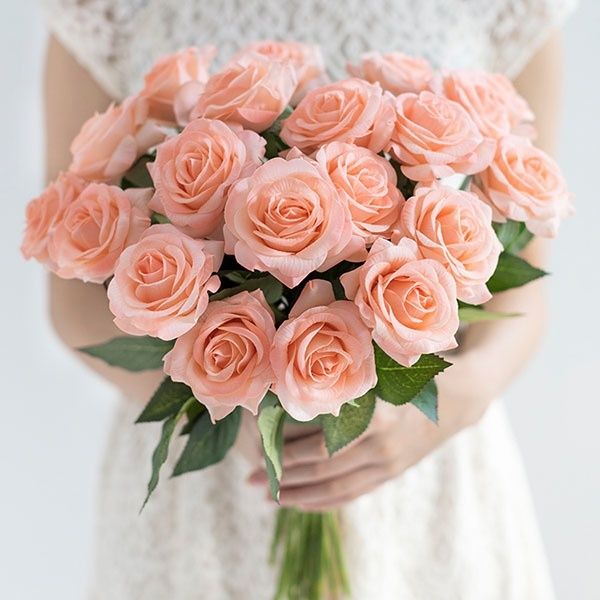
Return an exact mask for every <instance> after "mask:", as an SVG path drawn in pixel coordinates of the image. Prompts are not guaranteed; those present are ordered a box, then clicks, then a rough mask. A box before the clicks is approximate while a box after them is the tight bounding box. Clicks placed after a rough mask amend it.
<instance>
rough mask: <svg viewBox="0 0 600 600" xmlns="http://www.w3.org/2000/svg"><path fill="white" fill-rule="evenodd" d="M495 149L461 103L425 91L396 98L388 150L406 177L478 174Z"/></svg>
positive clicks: (490, 140) (419, 177) (415, 178)
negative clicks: (392, 129)
mask: <svg viewBox="0 0 600 600" xmlns="http://www.w3.org/2000/svg"><path fill="white" fill-rule="evenodd" d="M494 148H495V143H494V141H493V140H492V139H489V138H484V137H483V135H482V134H481V133H480V132H479V130H478V129H477V126H476V125H475V123H474V122H473V120H472V119H471V117H469V115H468V113H467V111H466V110H465V109H464V108H463V107H462V106H460V104H457V103H456V102H452V101H451V100H448V99H447V98H444V97H443V96H438V95H436V94H433V93H432V92H428V91H425V92H421V93H420V94H402V95H400V96H398V98H397V99H396V124H395V127H394V131H393V133H392V141H391V143H390V146H389V151H390V152H391V153H392V155H393V156H394V158H396V160H398V162H399V163H401V165H402V167H401V169H402V172H403V173H404V175H406V177H408V178H409V179H412V180H413V181H425V182H428V181H431V180H432V179H435V178H442V177H448V176H450V175H454V174H455V173H462V174H463V175H471V174H473V173H477V172H478V171H482V170H483V169H485V167H486V166H487V165H488V164H489V163H490V161H491V160H492V157H493V155H494Z"/></svg>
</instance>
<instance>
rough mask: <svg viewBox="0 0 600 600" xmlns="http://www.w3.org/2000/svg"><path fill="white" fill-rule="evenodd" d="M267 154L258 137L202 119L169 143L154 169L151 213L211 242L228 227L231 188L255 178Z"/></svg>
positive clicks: (151, 168) (162, 148)
mask: <svg viewBox="0 0 600 600" xmlns="http://www.w3.org/2000/svg"><path fill="white" fill-rule="evenodd" d="M264 153H265V141H264V139H263V138H261V137H260V136H259V135H258V134H256V133H254V131H247V130H244V129H242V128H241V127H240V126H239V125H238V126H236V125H233V124H232V125H231V126H229V125H227V124H225V123H223V121H217V120H212V119H196V120H195V121H192V122H191V123H190V124H189V125H187V126H186V127H185V129H184V130H183V131H182V132H181V133H180V134H179V135H177V136H174V137H172V138H170V139H169V140H167V141H165V142H163V143H162V144H161V145H160V146H159V147H158V150H157V152H156V160H155V161H154V162H153V163H151V164H150V165H148V170H149V171H150V174H151V175H152V181H153V182H154V186H155V188H156V193H155V195H154V198H153V199H152V202H151V203H150V207H151V208H152V209H154V210H155V211H157V212H159V213H162V214H165V215H166V216H167V217H168V218H169V220H170V221H171V222H172V223H173V224H174V225H176V226H177V227H179V228H181V229H182V230H184V231H185V232H186V233H189V234H190V235H192V236H194V237H203V236H207V235H209V234H211V233H212V232H213V231H214V230H215V229H216V228H217V227H218V226H219V225H220V224H222V221H223V210H224V207H225V198H226V197H227V192H228V191H229V188H230V187H231V185H232V184H234V183H235V182H236V181H238V180H239V179H241V178H243V177H247V176H248V175H250V174H251V173H252V172H253V171H254V170H255V169H256V167H257V166H258V165H260V164H261V162H262V161H261V158H262V157H263V156H264Z"/></svg>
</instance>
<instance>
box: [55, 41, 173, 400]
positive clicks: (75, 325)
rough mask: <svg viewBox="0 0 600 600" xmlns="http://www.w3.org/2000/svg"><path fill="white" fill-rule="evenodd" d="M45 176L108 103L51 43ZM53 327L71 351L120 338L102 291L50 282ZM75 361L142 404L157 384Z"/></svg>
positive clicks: (151, 377)
mask: <svg viewBox="0 0 600 600" xmlns="http://www.w3.org/2000/svg"><path fill="white" fill-rule="evenodd" d="M44 94H45V116H46V160H47V162H46V174H47V178H48V180H51V179H54V178H55V177H56V175H57V174H58V172H59V171H61V170H64V169H66V168H67V167H68V165H69V163H70V160H71V157H70V153H69V146H70V144H71V140H72V139H73V138H74V137H75V135H77V133H78V131H79V129H80V127H81V125H82V124H83V122H84V121H85V120H86V119H88V118H89V117H91V116H92V115H93V114H94V112H96V111H98V112H101V111H103V110H105V109H106V107H107V106H108V104H109V103H110V101H111V98H110V97H109V96H108V95H107V94H106V93H105V92H104V91H103V90H102V88H100V86H99V85H98V84H97V83H96V82H95V81H94V80H93V79H92V77H91V76H90V75H89V73H87V71H85V69H83V67H81V66H80V65H79V64H78V63H77V62H76V61H75V59H74V58H73V57H72V56H71V54H69V52H67V50H65V48H64V47H63V46H62V45H61V44H60V43H59V42H58V41H57V40H56V39H55V38H53V37H51V38H50V41H49V44H48V50H47V56H46V69H45V82H44ZM49 302H50V314H51V318H52V323H53V325H54V328H55V329H56V331H57V333H58V335H59V336H60V338H61V339H62V340H63V342H64V343H65V344H66V345H67V346H68V347H69V348H72V349H75V348H78V347H81V346H87V345H90V344H97V343H99V342H104V341H106V340H108V339H110V338H113V337H116V336H119V335H123V333H122V332H120V331H119V330H118V329H117V327H116V326H115V325H114V323H113V320H112V319H113V317H112V315H111V313H110V311H109V309H108V300H107V297H106V290H105V289H104V287H103V286H101V285H96V284H88V283H83V282H81V281H78V280H75V279H71V280H65V279H59V278H58V277H55V276H53V275H52V276H51V277H50V286H49ZM77 356H78V357H79V358H80V359H81V360H82V361H83V362H84V363H86V364H87V365H88V366H89V367H91V368H92V369H93V370H94V371H95V372H96V373H98V374H100V375H101V376H102V377H103V378H105V379H107V380H108V381H110V382H111V383H113V384H114V385H116V386H117V387H118V388H119V389H120V390H121V391H122V392H123V393H124V394H125V395H126V396H127V397H129V398H134V399H139V400H140V401H144V402H145V401H146V400H148V398H149V397H150V395H151V394H152V392H153V391H154V389H155V388H156V387H157V385H158V383H159V382H160V380H161V378H162V376H163V375H162V373H161V372H159V371H155V372H149V373H141V374H134V373H128V372H126V371H123V370H122V369H117V368H113V367H109V366H107V365H105V364H104V363H102V362H101V361H99V360H97V359H94V358H90V357H87V356H85V355H83V354H81V353H77Z"/></svg>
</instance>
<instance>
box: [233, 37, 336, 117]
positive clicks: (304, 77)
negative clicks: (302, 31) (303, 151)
mask: <svg viewBox="0 0 600 600" xmlns="http://www.w3.org/2000/svg"><path fill="white" fill-rule="evenodd" d="M256 54H260V55H262V56H266V57H267V58H270V59H271V60H278V61H281V62H290V63H291V65H292V66H293V67H294V71H295V73H296V80H297V82H298V83H297V86H296V90H295V92H294V95H293V96H292V98H291V100H290V104H292V105H293V106H295V105H296V104H298V102H299V101H300V100H301V99H302V97H303V96H304V95H305V94H306V92H308V91H309V90H311V89H313V88H314V87H316V86H318V85H323V84H325V83H326V82H327V81H328V78H327V74H326V72H325V64H324V62H323V56H322V54H321V49H320V48H319V46H314V45H311V44H303V43H302V42H278V41H274V40H265V41H263V42H256V43H254V44H250V45H248V46H246V47H245V48H243V49H242V50H241V51H240V52H238V54H236V56H235V57H234V59H233V61H234V62H239V63H244V61H247V60H252V56H254V55H256Z"/></svg>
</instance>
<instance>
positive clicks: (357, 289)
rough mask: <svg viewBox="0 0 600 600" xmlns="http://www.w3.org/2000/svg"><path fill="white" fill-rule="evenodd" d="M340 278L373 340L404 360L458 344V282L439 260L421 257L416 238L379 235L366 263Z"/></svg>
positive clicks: (408, 361) (407, 362)
mask: <svg viewBox="0 0 600 600" xmlns="http://www.w3.org/2000/svg"><path fill="white" fill-rule="evenodd" d="M340 279H341V282H342V285H343V286H344V290H345V291H346V295H347V296H348V298H351V299H353V300H354V302H355V304H356V305H357V306H358V309H359V311H360V315H361V317H362V319H363V321H364V322H365V324H366V325H367V326H368V327H369V328H371V329H372V335H373V340H374V341H375V342H376V343H377V344H378V345H379V346H380V347H381V349H382V350H383V351H384V352H385V353H386V354H388V355H389V356H391V357H392V358H393V359H394V360H395V361H397V362H399V363H400V364H401V365H404V366H406V367H410V366H411V365H413V364H414V363H415V362H417V360H418V359H419V357H420V356H421V354H427V353H430V352H441V351H443V350H450V349H452V348H456V345H457V343H456V340H455V338H454V335H455V333H456V331H457V330H458V304H457V300H456V284H455V283H454V279H452V277H451V276H450V274H449V273H448V271H446V269H445V268H444V267H443V266H442V265H441V264H440V263H439V262H437V260H431V259H425V258H420V256H419V250H418V248H417V245H416V244H415V242H414V241H413V240H410V239H408V238H404V239H402V240H400V242H399V243H398V244H392V243H391V242H389V241H388V240H384V239H379V240H377V241H376V242H375V243H374V244H373V247H372V248H371V251H370V253H369V258H368V259H367V261H366V262H365V264H364V265H362V266H361V267H359V268H358V269H355V270H354V271H350V272H349V273H345V274H344V275H342V276H341V277H340Z"/></svg>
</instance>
